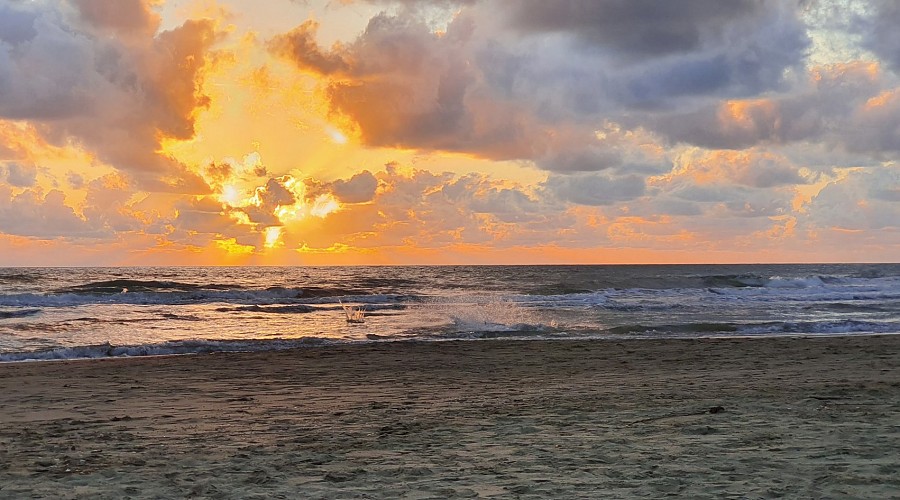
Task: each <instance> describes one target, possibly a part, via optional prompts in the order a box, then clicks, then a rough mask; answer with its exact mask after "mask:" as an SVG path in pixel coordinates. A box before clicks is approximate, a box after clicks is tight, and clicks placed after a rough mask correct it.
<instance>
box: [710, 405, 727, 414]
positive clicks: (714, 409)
mask: <svg viewBox="0 0 900 500" xmlns="http://www.w3.org/2000/svg"><path fill="white" fill-rule="evenodd" d="M723 411H725V407H724V406H713V407H712V408H710V409H709V412H710V413H722V412H723Z"/></svg>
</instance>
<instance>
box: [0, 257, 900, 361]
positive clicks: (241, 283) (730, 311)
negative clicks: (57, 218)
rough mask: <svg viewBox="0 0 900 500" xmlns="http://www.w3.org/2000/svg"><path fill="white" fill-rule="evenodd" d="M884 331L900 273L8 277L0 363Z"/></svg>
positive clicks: (816, 269) (498, 269)
mask: <svg viewBox="0 0 900 500" xmlns="http://www.w3.org/2000/svg"><path fill="white" fill-rule="evenodd" d="M354 315H355V316H359V318H358V319H359V320H360V321H356V322H350V321H348V316H354ZM885 333H900V264H826V265H818V264H816V265H812V264H810V265H640V266H410V267H134V268H0V361H2V362H10V361H26V360H54V359H73V358H98V357H112V356H115V357H125V356H145V355H163V354H190V353H205V352H218V351H264V350H277V349H289V348H296V347H315V346H321V345H327V344H334V343H365V342H397V341H430V342H438V341H447V340H457V339H466V340H484V339H501V340H502V339H510V340H512V339H515V340H528V339H645V338H674V337H678V338H697V337H733V336H741V337H747V336H784V335H867V334H885Z"/></svg>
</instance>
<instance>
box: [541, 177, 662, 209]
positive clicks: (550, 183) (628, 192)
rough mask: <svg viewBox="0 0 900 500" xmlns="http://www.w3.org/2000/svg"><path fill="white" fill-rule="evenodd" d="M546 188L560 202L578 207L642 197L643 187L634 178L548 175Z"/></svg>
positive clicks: (643, 183) (642, 183)
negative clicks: (577, 205)
mask: <svg viewBox="0 0 900 500" xmlns="http://www.w3.org/2000/svg"><path fill="white" fill-rule="evenodd" d="M546 189H547V190H549V191H550V192H552V193H554V194H555V195H556V196H558V197H559V198H560V199H562V200H565V201H568V202H570V203H577V204H580V205H612V204H614V203H618V202H622V201H627V200H632V199H634V198H637V197H639V196H641V195H643V194H644V192H645V190H646V184H645V181H644V179H643V178H642V177H640V176H637V175H625V176H610V175H604V174H587V175H572V176H562V175H552V176H550V178H549V179H547V182H546Z"/></svg>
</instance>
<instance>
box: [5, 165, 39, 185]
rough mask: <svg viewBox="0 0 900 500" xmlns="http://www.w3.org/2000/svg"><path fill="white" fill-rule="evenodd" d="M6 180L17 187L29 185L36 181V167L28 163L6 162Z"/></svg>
mask: <svg viewBox="0 0 900 500" xmlns="http://www.w3.org/2000/svg"><path fill="white" fill-rule="evenodd" d="M6 180H7V181H8V182H9V183H10V184H12V185H13V186H17V187H31V186H34V184H35V182H36V181H37V167H35V166H34V165H32V164H28V163H18V162H9V163H7V164H6Z"/></svg>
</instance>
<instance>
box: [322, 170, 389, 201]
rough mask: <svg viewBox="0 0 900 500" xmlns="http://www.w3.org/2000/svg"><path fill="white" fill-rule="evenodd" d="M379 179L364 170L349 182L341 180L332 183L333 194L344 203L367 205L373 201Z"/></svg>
mask: <svg viewBox="0 0 900 500" xmlns="http://www.w3.org/2000/svg"><path fill="white" fill-rule="evenodd" d="M377 188H378V179H376V178H375V176H374V175H372V172H369V171H368V170H363V171H362V172H360V173H358V174H354V175H353V176H352V177H350V178H349V179H347V180H343V179H339V180H336V181H334V182H333V183H331V192H332V193H333V194H334V195H335V196H336V197H337V199H338V200H340V201H341V202H343V203H365V202H367V201H372V199H373V198H374V197H375V190H376V189H377Z"/></svg>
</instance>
